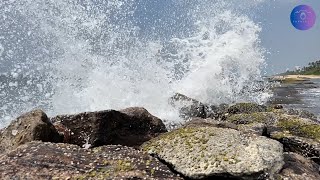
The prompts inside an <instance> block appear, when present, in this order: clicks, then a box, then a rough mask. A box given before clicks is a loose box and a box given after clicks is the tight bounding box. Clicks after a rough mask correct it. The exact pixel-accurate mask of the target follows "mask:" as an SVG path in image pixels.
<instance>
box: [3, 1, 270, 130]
mask: <svg viewBox="0 0 320 180" xmlns="http://www.w3.org/2000/svg"><path fill="white" fill-rule="evenodd" d="M161 2H162V1H161ZM250 2H251V1H250ZM247 4H250V5H247ZM257 4H259V3H258V2H256V1H255V2H254V3H249V2H247V1H244V2H241V3H239V2H238V1H230V2H228V3H227V2H224V1H222V0H218V1H207V0H202V1H200V0H199V1H197V0H196V1H193V0H187V1H170V0H167V1H166V3H163V2H162V3H160V1H159V2H158V1H153V2H145V1H142V0H139V1H134V0H108V1H107V0H106V1H96V0H79V1H74V0H46V1H43V0H32V1H31V0H21V1H15V0H10V1H4V2H0V30H1V34H0V52H1V53H0V54H1V57H0V64H1V67H0V70H1V72H3V73H2V75H1V76H0V78H1V85H0V96H1V99H2V102H0V119H1V123H0V124H1V125H2V126H3V125H5V124H7V123H9V121H10V120H11V118H12V117H14V116H16V115H18V114H21V113H22V112H24V111H28V110H30V109H32V108H35V107H39V108H43V109H44V110H46V112H48V114H49V115H54V114H58V113H59V114H61V113H75V112H80V111H95V110H102V109H109V108H112V109H121V108H125V107H129V106H143V107H145V108H146V109H148V110H149V111H150V112H151V113H152V114H154V115H156V116H159V117H161V118H163V119H168V120H171V121H178V120H179V117H178V113H177V110H176V109H174V108H173V107H171V106H170V105H169V104H168V98H169V97H171V96H172V95H173V94H174V93H175V92H179V93H182V94H185V95H187V96H190V97H193V98H195V99H199V100H200V101H202V102H205V103H210V104H220V103H234V102H241V101H252V102H257V103H263V102H265V101H266V99H267V98H268V94H267V93H266V92H264V91H257V90H256V89H259V88H260V84H259V83H257V82H260V81H261V79H262V78H261V74H262V72H261V69H262V67H263V66H264V65H265V61H264V53H265V51H264V49H263V48H262V47H261V45H260V39H259V33H260V31H261V27H260V26H259V25H258V24H256V23H255V22H253V20H251V19H250V18H249V16H248V14H247V11H246V10H247V9H248V8H249V7H252V6H257ZM248 6H249V7H248Z"/></svg>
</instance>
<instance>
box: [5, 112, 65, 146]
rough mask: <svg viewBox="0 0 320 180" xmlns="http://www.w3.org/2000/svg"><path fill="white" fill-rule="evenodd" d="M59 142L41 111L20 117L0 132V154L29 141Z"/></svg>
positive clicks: (54, 131)
mask: <svg viewBox="0 0 320 180" xmlns="http://www.w3.org/2000/svg"><path fill="white" fill-rule="evenodd" d="M35 140H38V141H46V142H60V141H61V140H62V138H61V136H60V134H59V133H58V132H57V130H56V129H55V128H54V126H53V125H52V123H51V122H50V121H49V119H48V117H47V115H46V114H45V113H44V112H43V111H41V110H34V111H31V112H28V113H26V114H23V115H21V116H20V117H18V118H17V119H16V120H14V121H12V122H11V124H10V125H9V126H8V127H6V128H5V129H3V130H2V131H1V136H0V152H4V151H10V150H12V149H15V148H17V147H18V146H20V145H22V144H25V143H27V142H31V141H35Z"/></svg>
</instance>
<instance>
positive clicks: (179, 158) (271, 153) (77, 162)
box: [0, 94, 320, 179]
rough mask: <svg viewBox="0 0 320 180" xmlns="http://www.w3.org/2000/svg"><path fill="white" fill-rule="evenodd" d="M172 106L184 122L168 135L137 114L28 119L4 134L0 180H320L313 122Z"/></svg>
mask: <svg viewBox="0 0 320 180" xmlns="http://www.w3.org/2000/svg"><path fill="white" fill-rule="evenodd" d="M170 101H171V103H172V104H173V105H176V107H178V108H181V110H180V112H181V117H183V118H185V119H186V122H185V123H183V124H179V125H176V126H175V129H172V130H170V131H169V132H168V131H167V129H166V126H165V125H164V123H163V122H162V120H160V119H159V118H157V117H155V116H153V115H151V114H150V113H149V112H148V111H147V110H146V109H144V108H138V107H132V108H128V109H124V110H119V111H116V110H106V111H98V112H85V113H80V114H75V115H59V116H56V117H51V118H48V117H47V116H46V115H45V113H44V112H42V111H41V110H35V111H32V112H29V113H26V114H24V115H22V116H21V117H19V118H17V119H16V120H14V121H12V123H11V124H10V125H9V126H8V127H7V128H5V129H2V130H1V137H0V138H1V139H0V150H1V151H0V153H1V154H0V164H1V166H0V179H320V175H319V157H320V154H319V140H320V138H319V137H318V136H319V134H320V124H319V123H318V122H317V121H316V120H314V119H312V118H311V116H310V118H309V117H306V116H301V114H304V115H305V113H292V111H290V112H291V113H288V112H289V111H287V110H285V109H282V107H281V106H274V107H267V106H261V105H257V104H252V103H240V104H234V105H221V106H217V107H215V106H210V105H206V104H204V103H201V102H198V101H197V100H195V99H192V98H188V97H186V96H183V95H180V94H177V95H175V96H174V97H173V98H172V99H170ZM177 101H179V102H177ZM181 101H189V102H190V103H187V104H185V105H183V106H177V103H180V104H181Z"/></svg>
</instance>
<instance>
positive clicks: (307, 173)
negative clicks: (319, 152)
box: [278, 153, 320, 180]
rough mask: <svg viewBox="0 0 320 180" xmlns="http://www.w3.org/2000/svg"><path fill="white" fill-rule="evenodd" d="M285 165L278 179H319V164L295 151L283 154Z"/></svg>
mask: <svg viewBox="0 0 320 180" xmlns="http://www.w3.org/2000/svg"><path fill="white" fill-rule="evenodd" d="M284 161H285V165H284V166H283V169H282V170H281V172H280V174H279V176H278V179H288V180H315V179H320V174H319V168H320V167H319V165H318V164H316V163H314V162H313V161H311V160H309V159H306V158H305V157H303V156H301V155H299V154H295V153H285V154H284Z"/></svg>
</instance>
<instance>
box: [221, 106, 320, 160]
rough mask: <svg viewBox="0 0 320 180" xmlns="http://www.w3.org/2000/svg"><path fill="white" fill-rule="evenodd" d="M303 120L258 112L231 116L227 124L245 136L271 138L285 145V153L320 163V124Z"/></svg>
mask: <svg viewBox="0 0 320 180" xmlns="http://www.w3.org/2000/svg"><path fill="white" fill-rule="evenodd" d="M299 116H300V115H288V114H284V112H280V113H274V112H258V113H251V114H235V115H231V116H229V117H228V118H227V119H226V122H229V123H233V124H236V125H237V129H239V130H241V131H243V132H250V131H251V132H253V133H255V134H259V135H263V136H267V137H271V138H272V139H275V140H277V141H279V142H281V143H282V144H283V145H284V149H285V151H287V152H296V153H298V154H300V155H303V156H305V157H309V158H312V159H313V160H314V161H315V162H317V163H320V124H319V123H318V122H316V121H314V120H311V119H307V118H301V117H299ZM260 133H262V134H260Z"/></svg>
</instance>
